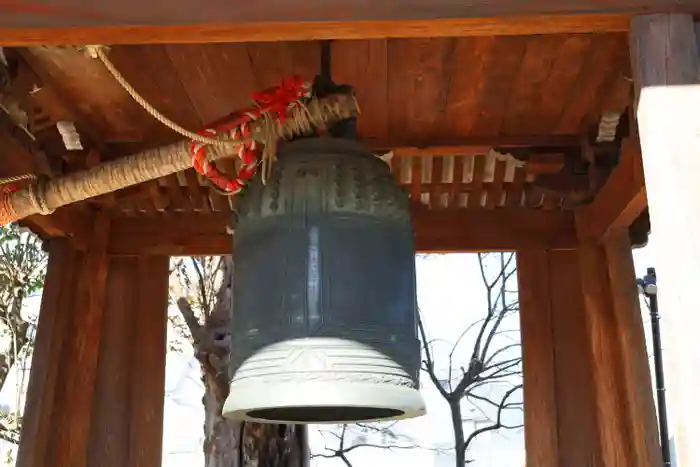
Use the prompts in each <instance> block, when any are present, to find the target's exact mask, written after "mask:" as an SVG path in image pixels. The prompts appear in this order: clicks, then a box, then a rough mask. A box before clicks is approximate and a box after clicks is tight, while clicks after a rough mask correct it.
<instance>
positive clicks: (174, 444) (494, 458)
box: [0, 247, 685, 467]
mask: <svg viewBox="0 0 700 467" xmlns="http://www.w3.org/2000/svg"><path fill="white" fill-rule="evenodd" d="M635 264H636V267H637V276H641V275H643V274H644V272H645V269H646V267H647V266H650V265H653V248H650V247H647V248H645V249H643V250H637V251H635ZM416 267H417V279H418V299H419V306H420V308H421V311H422V313H423V316H424V319H425V321H426V327H427V329H428V332H429V334H430V337H431V338H440V339H444V340H446V341H448V342H454V340H455V339H456V338H457V337H458V336H459V334H460V333H461V332H462V330H463V329H464V328H465V327H466V326H467V325H469V324H471V323H472V322H474V321H475V320H476V319H478V318H479V317H480V316H481V315H482V314H483V313H484V310H485V306H486V305H485V300H484V292H483V285H482V282H481V277H480V274H479V269H478V263H477V261H476V256H475V255H468V254H459V255H457V254H453V255H440V256H433V257H429V258H418V259H417V263H416ZM38 304H39V299H38V297H34V298H31V299H29V300H28V301H27V312H28V313H35V312H36V310H37V309H38ZM171 312H173V313H177V310H172V311H171ZM662 313H663V310H662ZM643 317H644V321H645V326H646V327H647V331H648V321H649V319H648V314H647V313H646V310H643ZM649 342H650V341H649ZM467 350H469V347H468V346H467V347H465V351H467ZM22 378H24V380H25V382H26V375H25V376H23V375H22V372H16V371H13V372H11V374H10V375H9V377H8V380H7V382H6V384H5V386H4V388H3V390H2V392H1V393H0V405H2V406H4V407H6V408H9V407H12V408H14V407H16V406H17V403H18V402H19V403H20V404H23V401H22V400H18V399H17V395H16V391H15V389H14V388H15V387H17V384H18V383H19V380H21V379H22ZM422 387H423V389H422V392H423V394H424V397H425V399H426V402H427V406H428V414H427V415H426V416H424V417H422V418H420V419H414V420H410V421H405V422H401V425H400V426H398V427H397V429H398V431H399V432H400V433H402V434H405V435H407V436H410V437H411V438H412V439H413V440H415V441H416V442H417V443H418V444H420V445H423V446H445V445H449V444H450V443H451V440H452V430H451V427H450V424H449V410H448V408H447V405H446V403H445V402H444V401H443V400H442V399H441V397H440V395H439V394H438V393H437V391H436V390H435V389H434V388H433V387H432V385H431V383H430V382H429V381H428V379H427V378H423V379H422ZM165 391H166V397H165V423H164V439H163V453H164V458H163V467H196V466H201V465H203V457H202V454H201V442H202V425H203V411H202V408H201V394H202V392H201V391H202V388H201V383H200V381H199V367H198V364H197V362H196V360H194V358H192V357H191V349H189V348H185V349H184V350H183V352H182V353H181V354H177V353H170V354H169V355H168V360H167V371H166V387H165ZM671 410H673V404H672V401H671ZM310 434H311V441H312V452H322V451H323V438H322V437H321V435H320V433H319V432H318V430H316V429H312V430H311V433H310ZM7 448H8V446H7V444H6V443H4V442H0V461H2V459H4V458H5V452H6V451H7ZM450 457H451V456H446V455H439V454H437V453H436V452H433V451H429V450H421V449H418V450H396V451H383V450H373V449H358V450H356V451H355V452H354V455H353V457H352V458H351V460H352V461H353V462H354V463H355V465H358V466H363V467H371V466H375V465H376V466H383V465H402V466H405V467H412V466H416V467H417V466H422V467H446V466H450V467H451V466H452V465H453V461H452V460H451V459H450ZM469 457H471V458H474V459H475V460H476V462H475V463H474V464H472V465H475V466H476V467H521V466H523V465H524V464H525V455H524V440H523V433H522V430H515V431H508V432H504V433H494V434H490V435H485V436H483V437H481V438H479V441H477V443H476V444H475V446H474V447H473V449H471V450H470V456H469ZM342 465H343V464H342V463H341V462H340V461H338V460H326V459H315V460H314V463H313V466H314V467H336V466H337V467H341V466H342ZM684 467H685V466H684Z"/></svg>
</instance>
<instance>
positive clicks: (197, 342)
mask: <svg viewBox="0 0 700 467" xmlns="http://www.w3.org/2000/svg"><path fill="white" fill-rule="evenodd" d="M172 272H173V275H172V279H173V280H171V299H172V300H173V302H174V303H175V304H176V305H177V307H178V309H179V310H180V313H181V315H182V320H183V321H181V322H175V323H174V324H175V328H176V329H178V330H179V331H180V332H181V334H182V336H183V337H185V338H188V339H190V340H191V343H192V346H193V348H194V352H195V356H196V358H197V360H198V361H199V364H200V367H201V370H202V382H203V384H204V397H203V399H202V403H203V404H204V412H205V421H204V455H205V466H206V467H245V466H257V467H297V466H300V465H302V458H303V456H304V453H305V452H306V451H307V447H306V446H305V445H302V443H305V442H306V438H305V436H304V435H303V433H302V432H303V430H304V429H305V427H301V426H295V425H276V424H258V423H240V422H235V421H231V420H228V419H225V418H223V417H222V415H221V412H222V409H223V405H224V402H225V400H226V397H228V394H229V380H230V376H231V375H230V374H229V361H230V350H229V341H230V325H231V319H232V316H233V310H232V299H231V293H232V288H231V286H232V284H233V260H232V258H231V257H230V256H224V257H191V258H177V259H175V260H174V261H173V268H172Z"/></svg>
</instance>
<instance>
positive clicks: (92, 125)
mask: <svg viewBox="0 0 700 467" xmlns="http://www.w3.org/2000/svg"><path fill="white" fill-rule="evenodd" d="M331 47H332V48H331V50H332V55H331V57H332V74H333V78H334V79H335V80H336V81H337V82H342V83H347V84H350V85H352V86H354V87H355V89H356V93H357V97H358V101H359V103H360V106H361V109H362V114H361V116H360V119H359V133H360V136H361V138H362V139H363V140H364V141H365V142H366V143H367V144H368V146H370V147H371V148H373V149H376V150H377V151H378V152H381V153H391V154H392V155H393V156H394V157H393V159H392V161H391V165H392V168H393V170H394V173H395V174H396V176H397V178H398V179H399V180H400V181H401V182H402V183H403V184H404V185H405V186H406V187H407V188H408V189H409V191H410V192H411V193H412V196H413V198H414V200H415V201H417V202H423V203H424V204H426V205H428V206H430V207H431V208H433V209H453V208H454V209H461V208H475V207H477V208H478V207H482V208H484V207H486V208H496V207H540V208H544V209H554V208H558V207H560V206H561V203H562V197H561V196H559V195H557V194H556V193H555V194H551V193H550V194H547V193H546V192H545V193H543V192H541V191H533V190H532V186H533V180H534V179H535V177H536V176H537V174H538V173H550V175H551V173H552V172H557V171H560V170H561V169H562V166H563V162H562V161H563V159H562V157H563V156H562V151H563V150H565V149H566V148H567V147H568V148H574V149H575V150H579V149H578V148H579V144H580V141H581V137H582V135H584V134H589V133H591V132H595V129H596V128H597V125H598V122H599V120H600V117H601V115H602V114H603V112H606V111H613V112H623V111H624V109H625V108H626V107H627V106H628V105H629V103H630V101H631V80H630V72H629V60H628V46H627V38H626V35H625V34H624V33H615V32H613V33H606V34H551V35H528V36H478V37H459V38H451V37H445V38H426V39H424V38H407V39H369V40H340V41H334V42H332V45H331ZM320 51H321V47H320V42H318V41H293V42H267V43H226V44H168V45H119V46H114V47H113V48H111V49H110V51H109V57H110V59H111V60H112V61H113V62H114V64H115V65H116V67H117V68H118V69H119V70H120V71H121V73H122V74H123V75H124V76H125V77H126V79H127V80H128V81H129V82H130V83H131V84H132V85H133V86H134V88H136V89H137V90H138V92H139V93H141V94H142V95H143V96H144V97H145V98H146V99H147V100H148V101H149V102H150V103H151V104H153V105H154V106H155V107H156V108H158V109H159V110H160V111H161V112H162V113H164V114H165V115H167V116H168V117H170V118H171V119H172V120H174V121H176V122H178V123H179V124H181V125H182V126H184V127H186V128H188V129H192V130H197V129H199V128H201V127H202V126H204V125H206V124H207V123H210V122H213V121H216V120H218V119H220V118H222V117H224V116H226V115H228V114H230V113H231V112H233V111H235V110H236V109H239V108H242V107H244V106H247V105H248V104H249V102H250V96H251V93H252V92H254V91H256V90H260V89H263V88H265V87H268V86H271V85H274V84H277V83H278V82H279V81H280V80H281V79H282V78H283V77H285V76H288V75H290V74H299V75H301V76H303V77H305V78H307V79H312V78H313V77H314V75H316V74H317V73H318V72H319V70H320V53H321V52H320ZM5 54H6V55H7V56H8V57H10V59H11V60H13V59H17V63H18V64H19V70H18V72H17V76H16V79H15V81H14V85H13V95H14V96H15V97H17V98H19V100H20V101H21V103H22V105H23V106H24V108H25V109H27V110H28V111H29V114H30V119H29V120H30V124H29V129H30V131H31V132H32V133H33V134H34V136H35V137H36V142H34V143H31V144H30V146H31V147H30V148H29V151H30V152H31V153H32V154H33V158H34V159H33V161H32V165H31V168H32V169H33V171H44V172H47V171H48V172H50V173H51V174H52V176H58V175H60V174H61V173H68V172H72V171H75V170H81V169H83V168H85V167H89V166H91V165H94V164H97V163H99V162H100V161H104V160H109V159H113V158H116V157H121V156H123V155H126V154H130V153H133V152H136V151H137V150H140V149H143V148H146V147H153V146H157V145H161V144H165V143H169V142H172V141H175V140H178V139H180V137H179V136H178V135H176V134H175V133H173V132H172V131H171V130H169V129H167V128H166V127H164V126H163V125H162V124H161V123H159V122H157V121H156V120H154V119H153V118H152V117H150V116H149V115H147V114H146V112H144V111H143V110H142V109H141V108H140V107H139V105H138V104H137V103H136V102H134V100H133V99H132V98H131V97H130V96H128V94H127V93H126V92H125V91H124V90H123V89H122V88H121V87H120V86H119V84H118V83H116V82H115V80H114V78H113V77H112V76H111V75H110V74H109V72H108V71H107V70H106V69H105V68H104V66H103V65H102V64H101V63H100V62H99V61H97V60H95V59H90V58H88V57H87V56H86V55H84V54H83V53H82V52H80V51H78V50H76V49H75V48H73V47H53V46H51V47H26V48H14V49H10V48H6V49H5ZM62 120H65V121H72V122H74V123H75V124H76V127H77V129H78V132H79V134H80V138H81V142H82V144H83V146H84V148H85V149H84V150H82V151H67V150H66V149H65V147H64V146H63V142H62V140H61V138H60V135H59V134H58V131H57V130H56V123H57V122H58V121H62ZM528 146H536V147H540V148H541V147H552V152H554V153H558V156H559V157H558V158H557V157H555V158H554V159H555V160H554V162H553V163H552V164H548V163H546V161H545V164H544V166H545V167H544V168H543V167H541V166H540V167H539V168H537V164H534V163H533V164H532V165H531V166H530V168H528V167H527V166H526V167H524V168H523V167H521V166H518V167H516V166H515V165H514V164H513V163H512V162H513V161H512V160H511V161H510V163H508V161H505V160H497V158H494V156H493V154H492V155H491V156H489V157H486V156H487V154H488V153H489V150H490V148H492V147H528ZM553 155H554V156H557V154H553ZM474 156H479V157H474ZM549 156H552V154H550V155H549ZM17 157H20V156H19V155H18V154H17V153H10V152H9V151H6V152H5V153H4V154H0V171H1V172H3V173H4V175H9V174H12V173H16V172H18V171H20V168H22V167H25V170H26V167H27V165H26V164H24V165H22V164H17V163H16V158H17ZM545 159H546V158H545ZM546 160H548V159H546ZM11 162H13V163H11ZM509 164H510V165H509ZM18 167H19V168H18ZM533 167H535V168H533ZM224 169H226V170H227V171H228V172H232V171H233V170H234V164H233V161H229V162H228V163H225V164H224ZM563 183H566V182H565V181H564V182H563ZM470 199H471V200H470ZM95 205H98V206H100V207H101V208H103V209H108V210H112V211H113V212H114V213H115V214H118V215H121V214H124V215H128V216H134V215H138V216H143V215H147V216H153V215H163V214H167V213H168V212H193V211H194V212H199V213H207V212H217V211H220V212H227V211H229V210H230V209H231V207H232V205H233V202H232V201H231V200H228V199H224V198H223V197H221V196H220V195H217V194H215V193H212V192H211V191H210V190H209V188H208V187H207V186H206V185H205V184H204V183H203V181H202V180H201V179H198V176H197V175H196V174H195V173H194V172H193V171H191V170H190V171H186V172H184V173H181V174H178V175H173V176H171V177H165V178H163V179H161V180H158V181H155V182H153V183H147V184H143V185H141V186H137V187H134V188H132V189H126V190H122V191H121V192H119V193H117V194H113V195H109V196H105V197H101V198H99V199H97V200H92V201H90V202H89V203H86V206H95ZM83 208H85V209H88V208H87V207H85V206H83ZM83 208H81V209H83Z"/></svg>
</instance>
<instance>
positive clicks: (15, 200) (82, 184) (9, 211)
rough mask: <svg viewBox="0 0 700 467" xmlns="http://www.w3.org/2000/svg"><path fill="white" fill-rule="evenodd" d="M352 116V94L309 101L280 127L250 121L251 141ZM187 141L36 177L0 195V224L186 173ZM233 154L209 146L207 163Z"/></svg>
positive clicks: (189, 164) (189, 160) (274, 122)
mask: <svg viewBox="0 0 700 467" xmlns="http://www.w3.org/2000/svg"><path fill="white" fill-rule="evenodd" d="M357 113H358V107H357V102H356V101H355V98H354V96H352V95H346V94H336V95H331V96H328V97H325V98H322V99H311V100H310V101H309V102H308V103H307V104H306V105H301V104H300V105H296V106H294V107H293V108H292V109H291V111H290V112H289V114H288V115H287V117H286V119H285V121H284V123H283V124H281V123H280V122H279V121H277V120H275V119H272V118H264V119H262V120H257V121H255V122H253V123H252V124H251V126H252V135H251V138H252V139H253V140H255V141H257V142H259V143H262V144H266V143H267V144H268V145H270V142H271V141H275V142H276V141H278V140H279V139H282V138H283V139H290V138H291V137H293V136H299V135H305V134H309V133H311V132H312V131H313V130H314V129H316V128H319V129H323V128H325V127H326V126H327V125H328V124H329V123H334V122H337V121H339V120H342V119H344V118H349V117H353V116H355V115H357ZM216 138H221V139H222V140H228V141H230V140H231V139H232V135H231V134H230V133H222V134H220V135H217V136H216ZM190 143H191V142H190V141H182V142H179V143H175V144H171V145H169V146H164V147H160V148H156V149H152V150H148V151H142V152H140V153H137V154H133V155H131V156H127V157H124V158H121V159H117V160H114V161H111V162H107V163H104V164H101V165H99V166H96V167H94V168H92V169H89V170H86V171H84V172H78V173H75V174H70V175H67V176H65V177H62V178H59V179H56V180H50V181H43V179H39V180H38V181H37V182H35V183H32V184H30V185H29V188H28V189H26V190H19V191H14V192H12V193H3V194H1V195H0V225H7V224H8V223H10V222H14V221H16V220H19V219H23V218H25V217H28V216H31V215H34V214H44V215H47V214H50V213H51V212H53V211H54V210H55V209H56V208H59V207H61V206H65V205H68V204H72V203H76V202H79V201H83V200H85V199H88V198H92V197H95V196H99V195H103V194H106V193H111V192H114V191H117V190H120V189H122V188H126V187H128V186H132V185H136V184H139V183H142V182H145V181H148V180H154V179H156V178H159V177H164V176H166V175H170V174H173V173H176V172H179V171H182V170H185V169H188V168H190V167H192V164H193V161H192V156H191V154H190V151H189V150H190ZM235 152H236V151H235V148H232V147H231V146H230V145H227V146H222V145H213V146H212V147H211V148H210V152H209V159H210V160H216V159H221V158H224V157H235V154H234V153H235Z"/></svg>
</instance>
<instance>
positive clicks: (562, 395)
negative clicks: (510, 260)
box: [518, 235, 661, 467]
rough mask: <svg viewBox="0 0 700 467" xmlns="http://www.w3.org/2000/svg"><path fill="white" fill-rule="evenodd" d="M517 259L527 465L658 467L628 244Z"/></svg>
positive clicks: (616, 241)
mask: <svg viewBox="0 0 700 467" xmlns="http://www.w3.org/2000/svg"><path fill="white" fill-rule="evenodd" d="M606 242H607V243H606V245H605V246H601V245H597V244H592V243H591V244H581V245H580V247H579V249H577V250H569V251H544V250H539V251H521V252H518V277H519V288H520V314H521V330H522V339H523V366H524V372H525V386H524V389H525V437H526V450H527V464H528V465H537V466H538V467H539V466H542V467H554V466H567V467H569V466H582V467H583V466H589V465H596V466H598V465H600V466H605V467H656V466H658V465H660V462H661V461H660V454H659V447H658V432H657V430H656V422H655V419H654V408H653V398H652V395H651V379H650V375H649V367H648V363H647V360H646V352H645V348H644V331H643V328H642V323H641V315H640V313H639V305H638V302H636V301H635V297H636V292H635V282H634V279H635V277H634V271H633V268H632V266H631V265H632V263H631V249H630V248H629V240H626V243H625V238H623V237H620V236H618V235H611V236H610V239H609V240H606Z"/></svg>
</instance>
